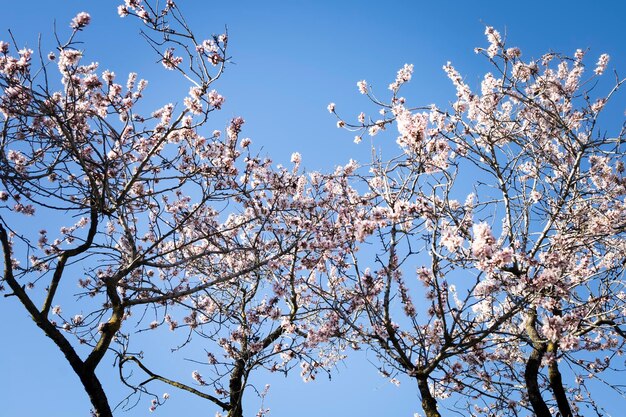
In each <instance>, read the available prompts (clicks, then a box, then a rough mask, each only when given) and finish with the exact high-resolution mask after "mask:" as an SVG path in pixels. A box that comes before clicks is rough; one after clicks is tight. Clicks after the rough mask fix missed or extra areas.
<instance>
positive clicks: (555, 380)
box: [548, 342, 573, 417]
mask: <svg viewBox="0 0 626 417" xmlns="http://www.w3.org/2000/svg"><path fill="white" fill-rule="evenodd" d="M557 350H558V345H557V344H556V343H552V342H550V343H548V352H549V353H552V354H553V355H554V359H553V360H552V361H551V362H550V363H549V364H548V379H549V380H550V388H551V389H552V393H553V394H554V398H555V399H556V404H557V405H558V407H559V412H560V413H561V416H562V417H572V416H573V414H572V409H571V408H570V406H569V401H567V395H566V394H565V388H564V387H563V379H562V378H561V372H560V371H559V364H558V363H557V362H556V353H557Z"/></svg>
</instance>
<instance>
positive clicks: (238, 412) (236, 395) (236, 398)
mask: <svg viewBox="0 0 626 417" xmlns="http://www.w3.org/2000/svg"><path fill="white" fill-rule="evenodd" d="M244 367H245V362H244V360H243V359H237V361H236V362H235V368H234V369H233V372H232V373H231V374H230V382H229V385H228V388H229V390H230V407H231V408H230V410H228V417H243V406H242V402H243V377H244Z"/></svg>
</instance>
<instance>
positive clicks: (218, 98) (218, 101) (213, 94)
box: [208, 90, 225, 110]
mask: <svg viewBox="0 0 626 417" xmlns="http://www.w3.org/2000/svg"><path fill="white" fill-rule="evenodd" d="M208 97H209V104H210V105H211V106H213V107H215V108H216V109H218V110H219V109H221V108H222V105H223V104H224V100H225V99H224V96H222V95H220V94H219V93H218V92H217V91H215V90H211V91H210V92H209V95H208Z"/></svg>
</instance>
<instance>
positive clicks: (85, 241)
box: [0, 1, 350, 417]
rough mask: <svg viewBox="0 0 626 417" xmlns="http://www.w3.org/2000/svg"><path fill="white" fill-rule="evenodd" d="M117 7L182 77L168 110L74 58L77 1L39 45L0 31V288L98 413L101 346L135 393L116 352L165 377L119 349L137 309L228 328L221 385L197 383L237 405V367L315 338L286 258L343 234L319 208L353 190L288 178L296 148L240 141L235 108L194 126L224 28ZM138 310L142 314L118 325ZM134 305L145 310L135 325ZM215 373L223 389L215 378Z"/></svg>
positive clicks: (213, 104)
mask: <svg viewBox="0 0 626 417" xmlns="http://www.w3.org/2000/svg"><path fill="white" fill-rule="evenodd" d="M157 4H158V3H157ZM118 12H119V14H120V16H122V17H124V16H133V17H136V18H138V19H140V20H141V21H142V22H143V25H144V28H145V29H144V32H143V35H144V37H145V38H146V39H147V41H148V43H149V45H151V46H152V47H153V49H154V50H155V51H156V53H157V54H158V55H159V60H160V62H161V64H162V65H163V66H164V67H165V68H166V69H167V70H171V71H174V72H178V73H180V74H181V76H183V77H184V78H185V79H187V80H188V82H189V83H190V88H189V92H188V94H187V96H186V97H185V98H184V100H183V105H182V106H175V105H172V104H165V105H164V106H162V107H160V108H158V109H156V110H154V111H146V109H145V107H147V106H146V104H145V103H143V102H142V95H143V91H144V89H145V88H146V86H147V82H146V81H145V80H140V79H138V76H137V74H135V73H131V74H129V76H128V78H126V79H124V81H120V80H119V77H117V76H116V75H115V74H114V73H113V72H111V71H108V70H105V71H102V72H100V71H99V68H98V64H97V63H85V62H83V60H82V56H83V50H81V49H79V46H80V45H81V44H80V43H79V40H78V39H79V36H80V32H81V31H82V30H84V29H85V28H86V27H87V26H88V24H89V22H90V16H89V15H88V14H87V13H84V12H83V13H79V14H78V15H77V16H76V17H75V18H74V19H73V20H72V22H71V29H72V30H71V33H70V35H69V37H68V39H67V41H65V42H60V41H59V43H58V45H57V51H55V52H50V53H49V54H47V56H45V57H44V53H43V51H37V52H34V51H32V50H30V49H26V48H23V49H19V47H18V46H17V43H16V42H15V40H12V41H11V42H10V43H9V42H0V94H1V96H0V113H1V116H0V118H1V120H2V128H1V133H0V134H1V136H0V138H1V139H0V140H1V143H0V166H1V170H0V180H1V182H2V186H1V189H0V200H1V201H2V203H1V206H0V210H1V211H0V243H1V246H2V254H3V265H4V272H3V276H2V280H1V281H0V285H1V288H2V291H4V292H5V294H4V295H5V297H11V298H12V297H15V298H16V299H17V300H19V302H20V304H21V305H22V306H23V307H24V308H25V309H26V311H27V312H28V314H29V315H30V316H31V317H32V319H33V321H34V322H35V324H36V325H37V326H38V327H39V328H40V329H41V330H42V331H43V332H44V333H45V334H46V336H48V337H49V338H50V339H51V340H52V342H53V343H54V344H55V345H56V346H57V347H58V348H59V349H60V350H61V352H62V353H63V354H64V356H65V358H66V359H67V361H68V363H69V365H70V366H71V367H72V369H73V371H74V372H75V373H76V375H77V376H78V377H79V378H80V381H81V383H82V385H83V387H84V389H85V391H86V393H87V394H88V396H89V398H90V401H91V403H92V405H93V413H94V414H95V415H98V416H102V417H104V416H111V415H112V410H111V405H110V404H109V401H108V399H107V396H106V393H105V389H104V388H103V384H102V382H101V381H100V380H99V378H98V376H97V374H96V372H97V369H98V367H99V365H100V364H101V363H103V360H104V359H105V358H106V357H112V358H116V360H117V361H118V363H119V365H120V369H121V376H122V378H123V380H124V381H125V382H126V383H127V384H128V385H129V386H132V387H133V388H134V389H136V390H138V391H141V390H142V389H143V388H142V387H144V386H145V384H139V385H133V384H132V382H131V381H129V380H128V378H127V377H128V374H126V373H125V371H124V366H125V365H128V364H129V363H135V364H137V365H139V366H140V367H141V368H142V369H143V370H144V371H145V372H147V373H148V374H149V376H150V378H152V379H160V380H161V381H163V382H168V381H169V382H173V381H171V380H167V379H166V378H163V377H161V378H156V377H155V375H156V374H154V372H152V371H150V370H149V369H148V368H147V367H146V366H145V365H144V364H143V363H142V362H141V359H142V358H141V357H140V356H138V355H132V352H137V351H141V350H142V347H141V346H139V347H137V346H134V345H133V343H132V340H133V338H132V333H133V331H134V328H136V326H137V323H139V324H140V325H142V324H144V326H143V328H152V327H159V326H160V325H161V324H163V323H167V324H168V325H169V326H170V327H172V328H177V327H179V326H178V325H177V323H176V317H177V316H178V315H181V316H184V317H185V318H184V323H181V326H180V327H185V328H188V329H190V330H193V331H194V332H197V333H199V334H201V335H205V336H206V335H217V334H218V333H219V334H220V335H221V334H222V333H223V332H222V331H221V330H220V329H222V328H223V329H225V331H226V332H227V334H228V333H229V334H230V336H228V335H227V336H226V337H227V338H228V337H230V340H227V341H225V342H222V341H221V340H222V339H221V338H222V336H220V338H218V339H220V340H216V341H217V342H218V343H220V345H221V346H222V347H224V348H225V350H226V352H227V355H228V356H227V359H226V360H233V361H234V364H230V362H229V364H227V365H226V368H225V369H226V370H225V371H224V370H222V371H219V373H218V374H217V376H216V377H215V384H216V385H215V388H216V391H217V392H218V394H216V395H217V396H218V397H220V398H219V399H218V398H217V397H213V396H212V395H205V397H206V398H209V399H210V400H212V401H214V402H216V403H217V404H218V405H220V406H222V408H224V409H226V410H228V411H229V413H230V414H231V415H233V416H239V415H241V413H242V411H241V395H242V392H243V388H244V387H245V386H246V378H247V375H248V373H249V372H250V371H251V369H253V368H255V367H258V366H270V367H272V366H274V364H271V365H269V363H270V358H271V357H272V355H273V354H276V355H280V354H285V355H288V356H289V355H293V356H296V355H301V354H303V355H305V356H306V353H302V352H303V350H304V349H305V348H309V347H310V348H313V347H315V346H316V345H317V344H318V343H319V341H317V342H314V341H311V337H309V338H308V339H306V336H307V332H311V335H313V334H314V333H316V334H317V333H320V330H319V329H318V330H315V329H316V328H315V327H314V325H316V323H318V324H319V321H320V317H318V316H315V317H313V316H311V314H313V313H311V312H312V311H314V310H315V308H313V307H311V308H309V307H306V308H305V306H307V305H308V303H309V302H310V300H309V298H307V297H306V295H304V294H300V293H299V292H298V289H297V286H298V285H300V284H299V280H300V279H301V278H300V277H299V276H296V271H300V270H303V271H310V270H313V269H314V268H315V266H316V262H314V261H313V259H315V258H317V259H321V260H322V261H323V260H324V259H325V257H327V256H330V254H331V252H333V251H337V250H338V249H341V248H342V245H344V244H346V243H345V242H348V241H347V240H346V239H345V238H344V236H343V235H342V231H341V230H342V227H341V223H337V222H336V220H337V215H336V214H334V213H335V211H334V210H332V211H331V210H330V209H329V208H325V207H330V206H325V204H326V205H328V204H331V203H332V204H340V205H342V204H343V202H348V200H347V198H348V196H349V195H350V193H349V192H347V193H346V192H345V191H346V190H347V185H346V186H345V187H346V188H341V187H342V186H344V185H345V178H344V179H341V178H339V177H338V178H337V180H335V179H334V177H333V176H332V175H331V176H327V177H324V178H321V177H319V178H318V180H319V181H318V180H315V181H317V182H315V181H314V178H313V177H307V176H304V175H303V174H299V173H298V172H297V171H298V165H299V156H298V155H297V154H295V155H294V164H295V166H294V171H293V172H292V171H287V170H286V169H275V168H273V166H272V163H271V161H270V160H267V159H262V158H259V157H258V156H256V155H255V154H253V153H252V152H251V151H250V150H249V149H250V140H249V139H247V138H240V137H239V136H240V133H241V130H242V126H243V124H244V120H243V119H242V118H240V117H236V118H234V119H233V120H232V121H231V122H230V124H229V125H228V126H227V128H226V129H225V130H224V132H222V131H220V130H214V131H212V133H209V135H206V134H205V133H203V131H204V130H206V128H207V124H208V118H209V116H210V114H211V113H212V112H214V111H217V110H219V109H220V108H221V107H222V106H223V104H224V97H223V96H221V95H220V94H219V93H218V92H217V91H216V90H215V89H214V86H213V84H214V83H215V81H216V80H218V79H219V78H220V76H221V74H222V72H223V70H224V67H225V65H226V64H227V63H228V55H227V43H228V37H227V35H226V34H221V35H215V36H212V37H210V38H208V39H204V40H202V39H197V38H196V36H195V35H194V34H193V32H192V31H191V29H190V28H189V27H188V26H187V24H186V22H185V20H184V17H183V16H182V14H181V13H180V11H179V10H178V8H177V6H176V5H175V4H174V2H172V1H167V2H165V3H164V4H163V5H162V6H161V7H155V6H151V4H149V3H144V2H141V1H126V2H125V4H124V5H122V6H120V7H119V9H118ZM57 77H58V80H59V81H60V82H59V81H57ZM337 187H339V188H337ZM340 192H341V193H340ZM318 197H319V198H320V200H319V201H318V200H317V198H318ZM340 199H341V200H342V202H341V203H340V202H339V200H340ZM346 207H348V206H347V205H346ZM320 262H321V261H320ZM76 284H78V285H79V286H80V288H81V289H82V290H81V291H82V292H81V293H80V294H79V295H78V297H76V298H75V297H73V294H74V293H75V290H74V288H75V285H76ZM272 285H274V286H275V287H276V288H275V289H272ZM272 292H274V293H276V294H275V295H272ZM276 297H278V298H279V299H280V300H283V301H282V304H281V305H280V306H279V305H278V301H276V300H277V298H276ZM215 306H217V307H215ZM211 309H213V310H211ZM134 311H140V312H142V315H141V316H140V318H139V319H137V320H136V321H135V323H134V324H133V325H130V326H128V325H126V326H125V323H127V322H128V321H129V320H131V317H132V314H133V312H134ZM148 311H154V312H155V313H154V316H155V322H154V323H150V324H148V323H144V318H145V319H147V318H146V317H147V315H146V312H148ZM306 312H308V313H306ZM254 314H256V315H257V316H256V319H253V318H252V317H253V315H254ZM301 318H302V320H304V321H306V322H311V324H310V325H306V324H302V325H300V324H298V323H299V322H300V321H301ZM255 320H258V322H257V321H255ZM266 322H268V323H270V324H268V325H265V323H266ZM281 323H282V324H281ZM303 323H304V322H303ZM260 324H263V330H258V329H257V328H256V327H255V326H257V325H260ZM210 326H217V329H218V330H215V331H213V330H210V329H209V327H210ZM235 326H238V327H237V328H235ZM140 329H141V327H140ZM292 329H298V331H297V332H296V333H293V332H295V330H293V331H292ZM266 330H267V331H266ZM263 331H266V332H265V333H262V332H263ZM237 332H239V333H242V332H243V335H242V336H241V337H239V336H235V334H236V333H237ZM321 333H323V331H322V332H321ZM287 334H294V335H296V336H297V337H303V339H302V340H308V341H306V342H304V341H301V340H300V341H294V340H293V339H295V337H291V336H286V335H287ZM209 338H210V337H209ZM287 339H289V340H287ZM234 343H239V344H240V347H238V348H235V347H234V346H233V344H234ZM283 344H284V345H285V347H284V348H283V347H281V346H283ZM109 352H114V353H115V354H116V355H117V356H113V355H110V354H109V355H107V353H109ZM268 352H269V353H268ZM305 359H306V358H305ZM220 360H221V359H220ZM242 362H243V363H244V365H245V366H243V365H242V366H240V363H242ZM285 362H287V361H286V360H285ZM307 363H312V360H311V361H309V362H307ZM276 367H277V369H281V370H285V369H288V368H287V367H286V365H282V362H281V363H278V364H277V365H276ZM226 373H230V374H231V377H230V381H231V383H230V386H229V387H228V388H226V387H225V385H224V384H222V383H221V382H219V378H220V377H221V376H223V375H224V374H226ZM196 379H197V381H201V378H199V377H198V378H196ZM169 382H168V383H169ZM172 385H175V386H178V387H180V388H183V389H187V390H189V388H190V387H189V386H187V385H184V384H181V383H178V384H172ZM196 392H198V393H199V392H200V391H199V390H196ZM224 396H225V397H226V399H224ZM228 398H230V399H228ZM158 404H159V402H158V401H156V402H154V403H153V407H155V406H156V405H158Z"/></svg>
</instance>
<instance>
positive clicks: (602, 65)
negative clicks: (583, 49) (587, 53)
mask: <svg viewBox="0 0 626 417" xmlns="http://www.w3.org/2000/svg"><path fill="white" fill-rule="evenodd" d="M609 58H610V57H609V55H608V54H602V55H600V58H599V59H598V62H597V63H596V69H595V70H594V72H595V73H596V74H597V75H602V74H603V73H604V71H605V70H606V66H607V65H608V64H609Z"/></svg>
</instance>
